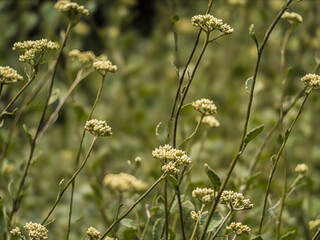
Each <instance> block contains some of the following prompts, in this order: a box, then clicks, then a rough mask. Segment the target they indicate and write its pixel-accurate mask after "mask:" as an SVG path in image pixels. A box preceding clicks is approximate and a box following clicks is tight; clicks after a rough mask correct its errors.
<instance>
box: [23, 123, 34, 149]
mask: <svg viewBox="0 0 320 240" xmlns="http://www.w3.org/2000/svg"><path fill="white" fill-rule="evenodd" d="M22 127H23V130H24V131H25V133H26V134H27V137H28V141H29V144H30V145H31V144H32V141H33V139H32V136H31V133H30V132H29V131H28V128H27V126H26V124H23V125H22Z"/></svg>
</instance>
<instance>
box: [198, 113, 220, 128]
mask: <svg viewBox="0 0 320 240" xmlns="http://www.w3.org/2000/svg"><path fill="white" fill-rule="evenodd" d="M201 122H202V123H205V124H208V125H209V126H210V127H219V126H220V122H219V121H218V120H217V119H216V118H215V117H214V116H205V117H204V118H203V119H202V121H201Z"/></svg>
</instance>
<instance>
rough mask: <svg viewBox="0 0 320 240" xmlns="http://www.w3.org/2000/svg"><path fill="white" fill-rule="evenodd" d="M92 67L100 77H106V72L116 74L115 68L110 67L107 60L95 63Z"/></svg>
mask: <svg viewBox="0 0 320 240" xmlns="http://www.w3.org/2000/svg"><path fill="white" fill-rule="evenodd" d="M92 67H93V68H94V69H96V70H97V71H98V72H99V73H100V74H101V75H102V76H105V75H107V73H108V72H112V73H114V72H116V71H117V69H118V68H117V66H116V65H112V62H110V61H109V60H104V61H95V62H94V63H93V64H92Z"/></svg>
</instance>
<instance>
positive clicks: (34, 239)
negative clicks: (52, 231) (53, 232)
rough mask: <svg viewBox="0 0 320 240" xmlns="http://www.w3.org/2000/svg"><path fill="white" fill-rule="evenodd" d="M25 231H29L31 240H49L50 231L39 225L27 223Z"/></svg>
mask: <svg viewBox="0 0 320 240" xmlns="http://www.w3.org/2000/svg"><path fill="white" fill-rule="evenodd" d="M24 229H26V230H28V231H29V235H28V236H29V240H46V239H48V230H47V229H46V228H45V227H44V226H42V225H41V224H39V223H33V222H29V223H26V225H25V226H24Z"/></svg>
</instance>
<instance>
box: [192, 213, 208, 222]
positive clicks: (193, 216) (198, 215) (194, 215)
mask: <svg viewBox="0 0 320 240" xmlns="http://www.w3.org/2000/svg"><path fill="white" fill-rule="evenodd" d="M206 213H208V211H206V212H201V211H198V212H195V211H191V212H190V215H191V218H192V219H193V220H195V221H200V218H201V215H203V214H206Z"/></svg>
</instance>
